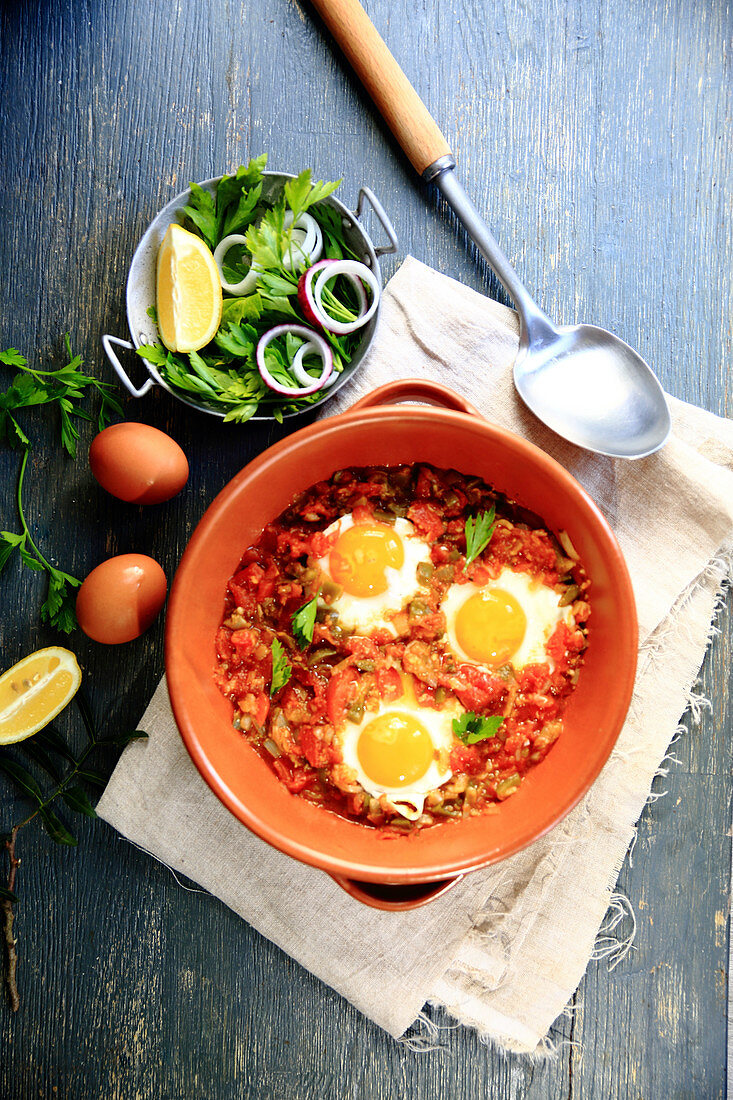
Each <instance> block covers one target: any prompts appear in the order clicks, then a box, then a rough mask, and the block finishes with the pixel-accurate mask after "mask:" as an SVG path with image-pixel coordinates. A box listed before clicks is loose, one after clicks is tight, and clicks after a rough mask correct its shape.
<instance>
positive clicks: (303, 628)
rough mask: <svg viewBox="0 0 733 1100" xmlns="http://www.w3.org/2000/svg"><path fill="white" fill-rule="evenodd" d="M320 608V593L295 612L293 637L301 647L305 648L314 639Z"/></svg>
mask: <svg viewBox="0 0 733 1100" xmlns="http://www.w3.org/2000/svg"><path fill="white" fill-rule="evenodd" d="M317 610H318V594H316V595H315V596H314V597H313V599H312V600H308V602H307V603H304V604H303V606H302V607H299V608H298V610H297V611H296V612H295V613H294V614H293V637H294V638H295V640H296V642H297V643H298V645H299V646H300V648H301V649H305V648H306V646H309V645H310V643H311V642H312V641H313V628H314V626H315V625H316V611H317Z"/></svg>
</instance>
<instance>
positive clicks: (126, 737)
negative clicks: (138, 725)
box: [97, 730, 148, 745]
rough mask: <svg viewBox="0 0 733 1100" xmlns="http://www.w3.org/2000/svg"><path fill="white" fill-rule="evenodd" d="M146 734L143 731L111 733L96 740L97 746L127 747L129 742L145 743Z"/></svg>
mask: <svg viewBox="0 0 733 1100" xmlns="http://www.w3.org/2000/svg"><path fill="white" fill-rule="evenodd" d="M147 736H148V735H147V733H146V732H145V730H132V731H131V732H130V733H113V734H110V735H109V736H107V737H100V738H99V739H98V740H97V744H98V745H128V744H129V743H130V741H145V740H146V739H147Z"/></svg>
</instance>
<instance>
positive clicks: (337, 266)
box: [313, 260, 379, 336]
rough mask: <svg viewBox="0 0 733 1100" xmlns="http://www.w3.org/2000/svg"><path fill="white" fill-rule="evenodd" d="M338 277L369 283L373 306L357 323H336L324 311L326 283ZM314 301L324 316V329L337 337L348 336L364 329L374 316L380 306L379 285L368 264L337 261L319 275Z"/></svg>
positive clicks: (317, 309)
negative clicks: (322, 299)
mask: <svg viewBox="0 0 733 1100" xmlns="http://www.w3.org/2000/svg"><path fill="white" fill-rule="evenodd" d="M337 275H352V276H354V277H356V278H357V279H360V280H361V281H362V282H365V283H368V284H369V287H370V288H371V291H372V304H371V305H370V306H369V308H368V309H367V310H366V312H365V313H362V314H360V315H359V317H357V319H356V320H355V321H348V322H344V321H334V319H333V318H332V317H329V315H328V314H327V313H326V311H325V309H324V306H323V302H322V301H321V296H322V294H323V291H324V289H325V287H326V283H328V282H330V280H331V279H334V278H335V277H336V276H337ZM313 301H314V302H315V305H316V312H320V313H322V314H323V317H324V320H322V321H321V324H322V325H323V327H324V328H327V329H328V330H329V332H335V333H336V335H337V336H346V335H347V334H348V333H349V332H355V331H356V329H358V328H362V327H363V326H364V325H365V324H366V323H367V321H368V320H369V319H370V317H372V315H373V314H374V312H375V310H376V308H377V306H378V305H379V283H378V282H377V279H376V276H375V275H374V273H373V272H372V271H370V270H369V268H368V267H367V266H366V264H363V263H360V262H359V260H336V262H335V263H334V264H331V266H330V267H329V268H327V269H324V270H322V271H321V272H320V274H319V275H318V278H317V279H316V282H315V286H314V287H313Z"/></svg>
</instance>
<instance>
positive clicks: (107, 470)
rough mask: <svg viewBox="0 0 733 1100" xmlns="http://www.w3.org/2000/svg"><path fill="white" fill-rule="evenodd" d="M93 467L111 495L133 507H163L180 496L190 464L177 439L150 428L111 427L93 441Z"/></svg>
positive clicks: (128, 423) (91, 461) (139, 425)
mask: <svg viewBox="0 0 733 1100" xmlns="http://www.w3.org/2000/svg"><path fill="white" fill-rule="evenodd" d="M89 465H90V466H91V468H92V473H93V474H94V476H95V478H96V479H97V481H98V482H99V484H100V485H101V486H102V488H103V489H106V490H107V492H108V493H111V494H112V496H115V497H119V499H120V500H126V501H129V502H130V503H133V504H160V503H161V502H162V501H164V500H170V498H171V497H174V496H175V495H176V493H180V491H181V489H182V488H183V486H184V485H185V484H186V481H187V480H188V460H187V458H186V456H185V454H184V453H183V451H182V450H181V448H180V447H179V446H178V444H177V443H176V441H175V440H174V439H171V437H170V436H169V435H166V434H165V432H161V431H159V430H158V429H157V428H152V427H151V426H150V425H149V424H134V423H131V422H129V421H126V422H124V423H122V424H111V425H110V427H109V428H105V429H104V431H102V432H100V433H99V435H98V436H96V437H95V438H94V439H93V440H92V445H91V447H90V448H89Z"/></svg>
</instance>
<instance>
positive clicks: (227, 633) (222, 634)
mask: <svg viewBox="0 0 733 1100" xmlns="http://www.w3.org/2000/svg"><path fill="white" fill-rule="evenodd" d="M216 652H217V654H218V655H219V659H220V660H222V661H231V659H232V657H234V655H235V654H236V650H235V648H234V646H233V645H232V632H231V630H229V629H228V627H226V626H220V627H219V629H218V630H217V632H216Z"/></svg>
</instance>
